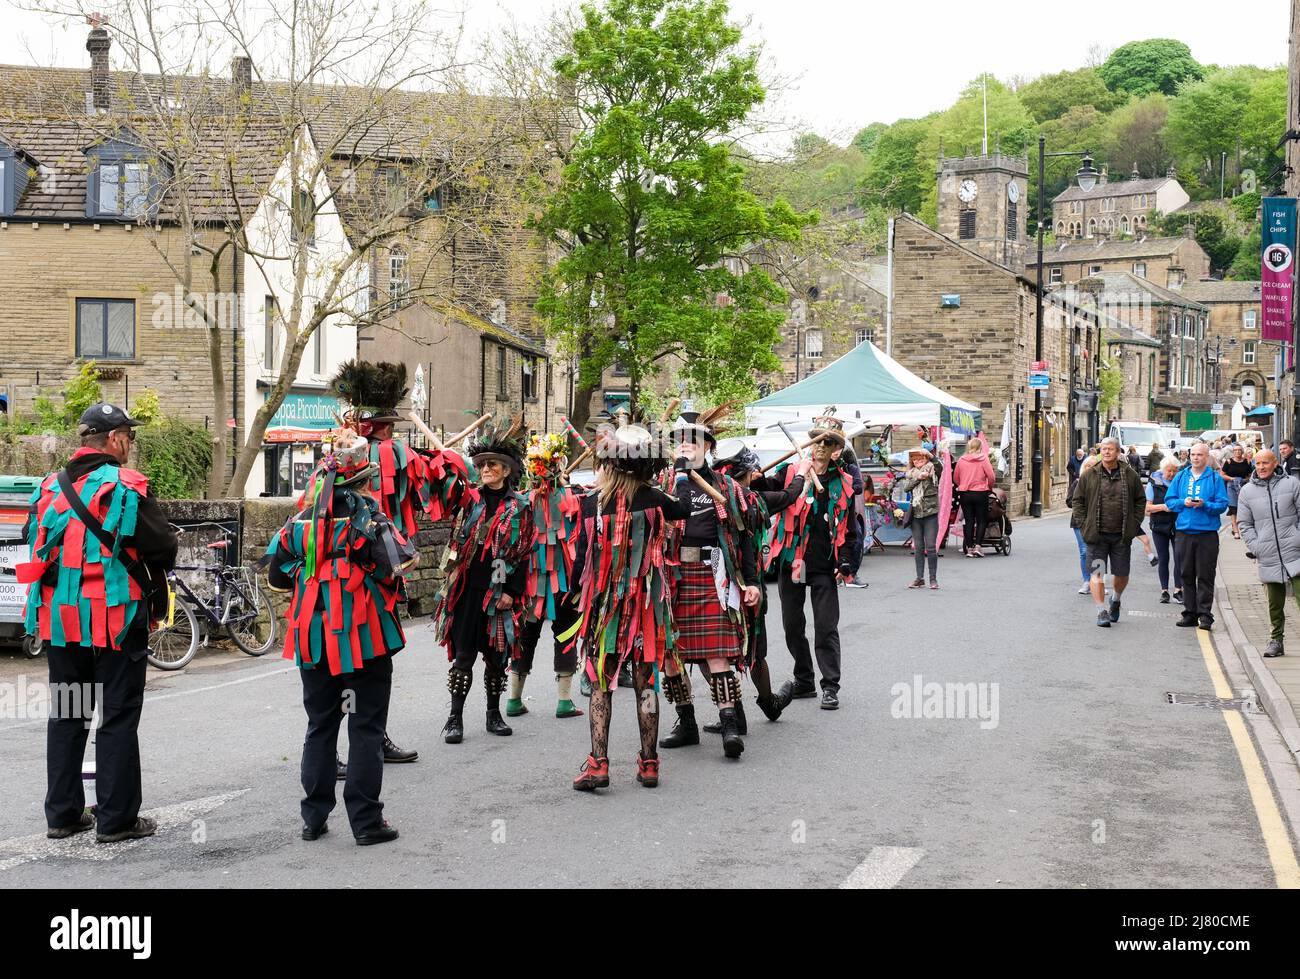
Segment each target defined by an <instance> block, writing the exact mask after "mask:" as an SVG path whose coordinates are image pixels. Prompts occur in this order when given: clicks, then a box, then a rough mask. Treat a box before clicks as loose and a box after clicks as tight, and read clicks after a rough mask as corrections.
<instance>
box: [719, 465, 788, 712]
mask: <svg viewBox="0 0 1300 979" xmlns="http://www.w3.org/2000/svg"><path fill="white" fill-rule="evenodd" d="M811 466H812V462H810V461H809V460H803V461H802V462H801V463H800V464H799V465H798V467H797V468H796V470H795V475H794V478H793V479H791V480H790V483H789V485H785V486H783V485H782V484H781V483H779V482H778V481H776V480H770V479H768V478H767V477H766V476H764V475H763V474H762V467H761V465H760V463H759V461H758V456H757V454H755V452H754V450H753V449H750V448H749V447H747V446H746V445H745V443H744V441H742V440H741V439H725V440H724V441H722V442H719V443H718V444H717V446H715V447H714V450H713V470H714V472H717V473H721V474H723V475H726V476H730V477H731V478H732V479H734V480H735V481H736V482H737V483H739V484H740V486H741V488H742V489H743V490H744V492H745V500H746V503H747V507H746V510H745V516H746V527H747V529H748V531H749V535H748V536H747V538H746V540H747V542H748V543H749V546H750V548H751V549H752V550H753V553H754V561H755V564H756V565H757V567H759V568H761V567H763V565H764V564H765V563H766V560H767V535H768V531H769V529H770V527H771V517H772V515H773V514H776V513H780V512H781V511H782V510H784V509H786V508H787V507H789V506H790V505H791V504H793V503H794V502H795V501H796V500H797V499H799V497H800V496H802V495H803V487H804V474H805V473H806V472H807V471H808V469H809V468H810V467H811ZM757 584H758V590H759V595H760V598H759V602H758V604H757V605H756V606H751V607H748V608H746V615H745V624H746V627H747V629H748V631H749V641H748V644H747V648H748V667H749V677H750V679H751V680H753V681H754V687H755V688H756V689H757V690H758V697H757V698H755V702H756V703H757V704H758V707H759V710H761V711H762V712H763V713H764V714H765V715H766V716H767V719H768V720H769V721H775V720H777V719H779V718H780V716H781V710H782V704H781V702H780V701H779V700H778V699H777V698H776V697H774V696H773V694H772V679H771V672H770V671H769V670H768V667H767V624H766V620H765V617H766V615H767V582H766V581H765V580H764V578H763V576H762V575H761V574H759V575H758V576H757ZM736 723H737V726H738V727H739V728H740V733H741V735H742V736H743V735H745V734H747V733H748V730H749V729H748V724H747V722H746V720H745V709H744V704H743V703H742V702H741V701H739V700H737V701H736ZM704 730H705V731H708V732H709V733H711V734H717V733H719V732H721V730H722V725H721V724H720V723H719V724H706V725H704Z"/></svg>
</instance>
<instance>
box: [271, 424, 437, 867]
mask: <svg viewBox="0 0 1300 979" xmlns="http://www.w3.org/2000/svg"><path fill="white" fill-rule="evenodd" d="M333 444H334V451H333V453H332V454H331V455H330V456H329V457H327V458H326V460H325V461H324V463H323V465H322V467H321V469H320V470H319V472H318V483H317V486H318V492H316V493H315V494H314V496H313V499H312V503H311V507H310V508H308V509H304V510H300V511H299V512H298V513H297V514H295V515H294V516H293V517H291V518H290V519H289V522H288V523H286V524H285V526H284V528H283V529H282V530H281V531H280V532H279V533H278V534H277V535H276V536H275V537H274V538H273V539H272V541H271V543H270V546H269V547H268V548H267V550H266V555H267V556H266V562H267V564H268V567H267V577H268V580H269V582H270V585H271V587H272V588H274V589H276V590H277V591H292V592H293V598H292V600H291V601H290V604H289V609H288V613H287V616H286V617H287V619H288V622H289V629H288V635H287V636H286V638H285V646H284V655H285V658H286V659H292V660H293V661H294V663H295V664H296V665H297V666H298V667H299V669H300V673H301V676H302V702H303V707H304V708H306V711H307V737H306V739H305V740H304V742H303V748H302V787H303V792H304V793H306V794H305V795H304V797H303V800H302V838H303V839H304V840H317V839H320V837H321V836H323V835H324V834H325V833H327V832H329V827H328V826H327V824H326V820H327V819H328V817H329V814H330V813H331V812H332V811H333V809H334V805H335V795H334V781H335V758H336V757H337V755H336V751H337V745H338V734H339V725H340V723H341V722H342V720H343V716H344V714H346V715H347V718H348V765H347V775H346V781H345V782H344V786H343V803H344V805H345V806H346V807H347V812H348V823H349V824H350V825H351V827H352V835H353V836H354V837H355V838H356V841H357V843H358V844H359V845H361V846H368V845H371V844H375V843H387V842H389V841H390V840H395V839H397V829H396V828H395V827H393V826H391V825H389V824H388V823H387V822H386V821H385V820H384V818H383V812H384V804H383V803H382V802H380V800H379V794H380V790H381V788H382V787H383V779H384V764H383V763H384V761H385V757H384V754H385V741H386V740H387V736H386V735H385V734H384V729H385V726H386V724H387V720H388V703H389V696H390V694H391V692H392V683H393V661H392V656H393V654H395V653H397V652H398V651H399V650H401V649H402V648H403V647H404V646H405V645H406V637H405V635H404V634H403V632H402V626H401V622H400V620H399V617H398V600H399V598H400V595H401V588H400V579H401V574H402V572H403V571H404V570H406V568H408V567H410V566H411V565H413V564H414V563H415V561H416V558H417V556H418V555H417V553H416V550H415V545H414V544H412V543H411V542H410V541H408V540H407V539H406V538H405V537H404V536H403V535H402V534H401V532H400V531H398V530H397V529H396V528H395V527H394V526H393V524H392V522H391V521H390V520H389V519H388V518H387V517H386V516H385V515H384V513H383V511H382V510H381V509H380V507H379V504H378V502H377V501H376V500H375V499H374V497H373V496H372V495H371V492H370V488H369V481H370V477H371V476H372V475H373V470H374V467H373V466H372V465H371V464H370V454H369V447H368V445H367V443H366V440H365V439H363V438H360V437H359V436H357V435H356V434H355V433H354V432H352V431H351V430H350V429H343V430H342V431H340V432H339V433H337V435H336V437H335V439H334V441H333Z"/></svg>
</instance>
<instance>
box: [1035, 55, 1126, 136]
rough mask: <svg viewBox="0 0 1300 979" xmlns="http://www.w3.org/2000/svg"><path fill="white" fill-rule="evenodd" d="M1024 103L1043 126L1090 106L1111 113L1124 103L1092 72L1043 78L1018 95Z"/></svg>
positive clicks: (1070, 73)
mask: <svg viewBox="0 0 1300 979" xmlns="http://www.w3.org/2000/svg"><path fill="white" fill-rule="evenodd" d="M1016 95H1017V96H1018V97H1019V98H1020V101H1021V103H1022V104H1023V105H1024V107H1025V108H1026V109H1028V110H1029V111H1030V113H1032V114H1033V117H1034V118H1035V119H1037V120H1038V121H1039V122H1040V123H1043V122H1047V121H1049V120H1051V119H1059V118H1061V116H1063V115H1065V114H1066V113H1067V112H1069V111H1070V110H1071V109H1076V108H1079V107H1081V106H1086V105H1090V106H1092V107H1093V108H1094V109H1096V110H1097V111H1098V112H1109V111H1110V110H1111V109H1113V108H1115V107H1116V106H1117V105H1120V104H1121V103H1122V102H1123V101H1124V100H1123V98H1122V97H1120V96H1117V95H1116V94H1115V93H1114V92H1112V91H1111V90H1110V89H1108V88H1107V87H1106V83H1105V82H1103V81H1102V80H1101V76H1100V75H1098V74H1097V72H1096V70H1095V69H1092V68H1078V69H1076V70H1074V71H1061V72H1057V73H1056V74H1055V75H1043V76H1041V77H1039V78H1035V79H1034V80H1033V81H1031V82H1029V83H1027V84H1025V85H1023V86H1022V87H1021V88H1019V89H1018V90H1017V91H1016Z"/></svg>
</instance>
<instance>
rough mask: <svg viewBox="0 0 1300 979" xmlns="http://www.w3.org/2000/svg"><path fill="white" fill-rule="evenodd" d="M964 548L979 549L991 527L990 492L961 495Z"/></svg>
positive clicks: (972, 491) (973, 492) (983, 491)
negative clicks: (985, 530) (987, 529)
mask: <svg viewBox="0 0 1300 979" xmlns="http://www.w3.org/2000/svg"><path fill="white" fill-rule="evenodd" d="M961 513H962V518H963V519H962V538H961V543H962V547H963V548H966V549H967V550H969V549H970V548H972V547H978V546H979V542H980V541H982V540H983V539H984V529H985V528H986V527H987V526H988V525H989V493H988V490H971V491H969V492H966V493H963V494H962V495H961Z"/></svg>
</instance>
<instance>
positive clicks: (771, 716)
mask: <svg viewBox="0 0 1300 979" xmlns="http://www.w3.org/2000/svg"><path fill="white" fill-rule="evenodd" d="M754 702H755V703H757V704H758V709H759V710H761V711H762V712H763V716H765V717H766V718H767V719H768V720H769V721H779V720H780V719H781V711H783V710H785V705H784V704H782V703H781V702H780V701H779V700H778V699H777V698H776V697H764V696H761V695H760V696H758V697H756V698H755V699H754Z"/></svg>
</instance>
